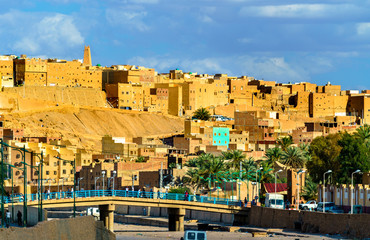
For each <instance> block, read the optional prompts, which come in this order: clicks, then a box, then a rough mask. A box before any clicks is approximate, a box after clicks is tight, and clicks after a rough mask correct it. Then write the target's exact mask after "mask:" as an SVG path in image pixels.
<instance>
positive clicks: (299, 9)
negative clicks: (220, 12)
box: [240, 4, 361, 18]
mask: <svg viewBox="0 0 370 240" xmlns="http://www.w3.org/2000/svg"><path fill="white" fill-rule="evenodd" d="M360 10H361V9H360V8H359V7H357V6H354V5H350V4H289V5H266V6H252V7H243V8H242V9H241V10H240V14H241V15H243V16H258V17H270V18H328V17H332V16H342V17H343V16H347V15H350V14H353V13H355V12H358V11H360Z"/></svg>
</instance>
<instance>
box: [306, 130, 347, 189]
mask: <svg viewBox="0 0 370 240" xmlns="http://www.w3.org/2000/svg"><path fill="white" fill-rule="evenodd" d="M340 139H341V135H340V134H330V135H328V136H326V137H317V138H315V139H314V140H313V141H312V142H311V145H310V151H309V152H310V155H311V159H309V160H308V161H307V164H306V166H307V169H308V172H309V173H310V176H311V177H312V180H313V181H314V182H315V183H320V182H322V179H323V174H324V173H325V172H326V171H328V170H329V169H330V170H332V171H333V174H331V175H332V177H334V176H335V175H334V173H336V172H338V171H340V168H341V165H340V162H339V161H338V157H339V154H340V152H341V149H342V147H341V146H339V145H338V141H339V140H340Z"/></svg>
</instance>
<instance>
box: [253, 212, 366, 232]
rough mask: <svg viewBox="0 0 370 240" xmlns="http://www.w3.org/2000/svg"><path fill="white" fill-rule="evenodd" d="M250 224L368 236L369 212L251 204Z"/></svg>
mask: <svg viewBox="0 0 370 240" xmlns="http://www.w3.org/2000/svg"><path fill="white" fill-rule="evenodd" d="M249 221H250V225H254V226H258V227H266V228H291V229H294V228H298V229H301V230H302V231H303V232H309V233H323V234H342V235H349V236H351V237H357V238H369V237H370V228H369V227H368V226H369V223H370V214H353V215H350V214H332V213H321V212H309V211H289V210H281V209H273V208H263V207H257V206H253V207H252V209H251V213H250V219H249Z"/></svg>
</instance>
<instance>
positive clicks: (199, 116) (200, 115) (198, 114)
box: [193, 107, 211, 121]
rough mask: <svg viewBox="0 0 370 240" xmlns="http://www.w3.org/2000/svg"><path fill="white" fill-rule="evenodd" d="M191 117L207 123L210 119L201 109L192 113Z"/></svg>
mask: <svg viewBox="0 0 370 240" xmlns="http://www.w3.org/2000/svg"><path fill="white" fill-rule="evenodd" d="M193 117H194V118H196V119H199V120H204V121H208V120H209V119H210V118H211V114H210V113H209V111H208V110H207V109H205V108H203V107H201V108H198V109H197V110H196V111H195V112H194V115H193Z"/></svg>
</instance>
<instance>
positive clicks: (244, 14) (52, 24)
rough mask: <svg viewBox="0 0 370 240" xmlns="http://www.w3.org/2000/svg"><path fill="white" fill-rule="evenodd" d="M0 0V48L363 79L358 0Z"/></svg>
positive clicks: (365, 18)
mask: <svg viewBox="0 0 370 240" xmlns="http://www.w3.org/2000/svg"><path fill="white" fill-rule="evenodd" d="M0 3H1V6H2V8H1V9H0V39H1V41H0V54H16V55H20V54H27V55H28V56H38V57H45V58H47V57H49V58H62V59H68V60H71V59H81V58H82V57H83V46H84V45H90V46H91V50H92V60H93V64H101V65H103V66H111V65H114V64H132V65H141V66H146V67H153V68H155V69H156V70H157V71H158V72H168V71H169V70H170V69H175V68H179V69H182V70H184V71H187V72H198V73H208V74H214V73H227V74H229V75H232V76H241V75H247V76H254V77H256V78H257V79H264V80H274V81H277V82H284V83H286V82H300V81H309V82H314V83H317V84H326V83H327V82H331V83H332V84H340V85H342V86H343V89H370V80H369V76H370V51H369V50H370V14H369V12H370V1H368V0H358V1H353V0H326V1H315V0H306V1H300V0H279V1H278V0H43V1H41V0H33V1H29V0H12V1H8V0H0Z"/></svg>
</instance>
